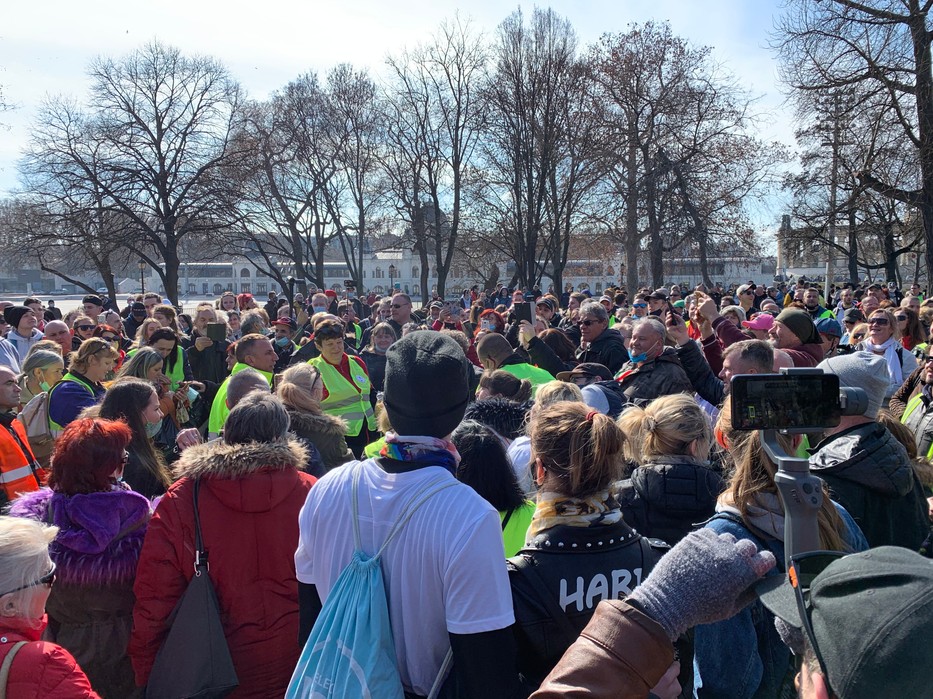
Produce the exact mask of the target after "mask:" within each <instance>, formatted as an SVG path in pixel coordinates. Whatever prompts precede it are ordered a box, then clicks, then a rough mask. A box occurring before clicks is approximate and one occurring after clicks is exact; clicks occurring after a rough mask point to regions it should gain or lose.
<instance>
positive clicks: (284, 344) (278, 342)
mask: <svg viewBox="0 0 933 699" xmlns="http://www.w3.org/2000/svg"><path fill="white" fill-rule="evenodd" d="M289 342H291V340H289V339H288V338H287V337H280V338H279V339H277V340H276V341H275V344H276V346H277V347H288V343H289Z"/></svg>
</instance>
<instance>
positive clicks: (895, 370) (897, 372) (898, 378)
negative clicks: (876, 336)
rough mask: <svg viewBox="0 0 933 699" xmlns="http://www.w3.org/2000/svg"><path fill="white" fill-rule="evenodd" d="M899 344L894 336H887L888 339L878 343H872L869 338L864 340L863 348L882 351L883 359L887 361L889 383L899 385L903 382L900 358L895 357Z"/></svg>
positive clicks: (870, 350)
mask: <svg viewBox="0 0 933 699" xmlns="http://www.w3.org/2000/svg"><path fill="white" fill-rule="evenodd" d="M900 346H901V343H899V342H898V341H897V340H895V339H894V336H893V335H892V336H891V337H889V338H888V341H887V342H885V343H882V344H880V345H873V344H872V342H871V340H865V349H866V350H867V351H869V352H884V361H886V362H887V363H888V373H889V374H890V375H891V383H892V384H896V385H897V386H900V385H901V384H902V383H904V374H903V372H902V371H901V360H900V359H898V357H897V348H898V347H900Z"/></svg>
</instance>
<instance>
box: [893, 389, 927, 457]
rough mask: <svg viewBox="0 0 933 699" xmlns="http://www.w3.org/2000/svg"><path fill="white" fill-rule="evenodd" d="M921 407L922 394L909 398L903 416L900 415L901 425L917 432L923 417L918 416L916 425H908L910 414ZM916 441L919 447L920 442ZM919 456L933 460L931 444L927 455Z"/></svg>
mask: <svg viewBox="0 0 933 699" xmlns="http://www.w3.org/2000/svg"><path fill="white" fill-rule="evenodd" d="M922 405H923V394H922V393H918V394H917V395H915V396H914V397H913V398H911V399H910V400H909V401H907V405H906V406H905V407H904V414H903V415H901V423H903V424H905V425H907V426H908V427H910V428H911V431H917V430H918V429H919V427H920V423H921V422H923V416H922V415H921V416H920V421H919V422H917V423H916V424H914V425H910V424H909V420H910V416H911V414H912V413H913V412H914V411H915V410H916V409H917V408H919V407H921V406H922ZM918 434H919V432H918ZM917 441H918V446H919V441H920V440H919V439H918V440H917ZM921 456H923V457H926V458H927V459H933V444H931V445H930V448H929V449H928V450H927V453H926V454H921Z"/></svg>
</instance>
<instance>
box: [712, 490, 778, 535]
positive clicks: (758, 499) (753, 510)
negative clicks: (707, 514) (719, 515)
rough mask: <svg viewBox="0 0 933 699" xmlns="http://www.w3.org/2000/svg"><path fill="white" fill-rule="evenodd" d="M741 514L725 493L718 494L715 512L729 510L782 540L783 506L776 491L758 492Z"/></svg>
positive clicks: (758, 528)
mask: <svg viewBox="0 0 933 699" xmlns="http://www.w3.org/2000/svg"><path fill="white" fill-rule="evenodd" d="M746 509H747V510H748V511H747V512H746V514H745V515H743V514H742V513H741V512H740V511H739V509H738V508H737V507H736V506H735V505H734V504H732V501H731V500H730V499H727V498H726V497H725V495H722V496H720V498H719V502H718V503H717V504H716V511H717V512H731V513H732V514H735V515H738V516H739V517H741V518H742V519H743V520H745V522H746V523H748V524H750V525H751V526H753V527H754V528H755V529H757V530H758V531H760V532H764V533H765V534H767V535H768V536H770V537H773V538H775V539H777V540H778V541H784V508H782V507H781V501H780V499H779V498H778V495H777V493H758V494H757V495H756V496H755V501H754V502H752V503H750V504H749V505H748V507H747V508H746Z"/></svg>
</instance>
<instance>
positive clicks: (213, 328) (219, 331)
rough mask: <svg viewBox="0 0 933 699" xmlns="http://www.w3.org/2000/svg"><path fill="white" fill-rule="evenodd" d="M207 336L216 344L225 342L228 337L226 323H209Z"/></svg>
mask: <svg viewBox="0 0 933 699" xmlns="http://www.w3.org/2000/svg"><path fill="white" fill-rule="evenodd" d="M207 336H208V338H210V339H211V340H213V341H214V342H223V341H224V340H225V339H226V337H227V324H226V323H208V324H207Z"/></svg>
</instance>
